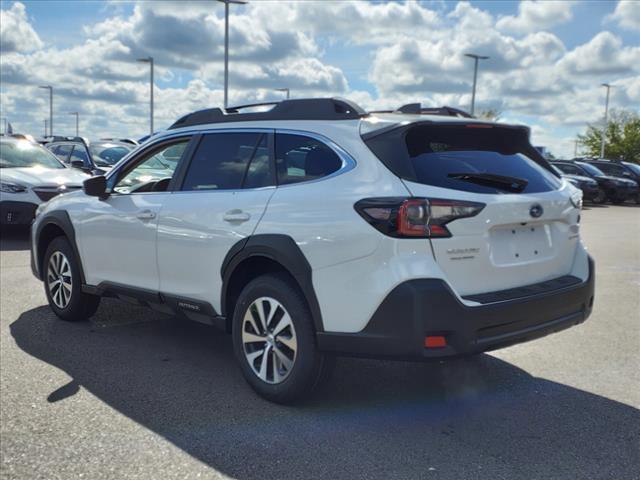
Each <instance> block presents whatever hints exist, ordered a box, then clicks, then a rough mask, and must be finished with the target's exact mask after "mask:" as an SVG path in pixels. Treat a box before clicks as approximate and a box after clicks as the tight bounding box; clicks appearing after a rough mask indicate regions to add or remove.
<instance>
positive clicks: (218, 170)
mask: <svg viewBox="0 0 640 480" xmlns="http://www.w3.org/2000/svg"><path fill="white" fill-rule="evenodd" d="M270 181H271V177H270V169H269V150H268V144H267V134H264V133H254V132H237V133H235V132H232V133H211V134H207V135H204V136H203V137H202V140H201V141H200V144H199V145H198V148H197V149H196V151H195V153H194V154H193V159H192V160H191V163H190V165H189V169H188V170H187V173H186V175H185V179H184V183H183V185H182V190H192V191H193V190H238V189H240V188H243V184H244V187H245V188H257V187H262V186H266V185H268V184H269V183H270Z"/></svg>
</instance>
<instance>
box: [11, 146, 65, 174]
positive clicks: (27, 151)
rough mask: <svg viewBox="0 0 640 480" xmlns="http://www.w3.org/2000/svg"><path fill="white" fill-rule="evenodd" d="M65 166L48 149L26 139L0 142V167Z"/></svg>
mask: <svg viewBox="0 0 640 480" xmlns="http://www.w3.org/2000/svg"><path fill="white" fill-rule="evenodd" d="M28 167H46V168H65V166H64V165H63V164H62V163H60V161H59V160H58V159H57V158H56V157H55V155H53V153H51V152H50V151H49V150H46V149H44V148H42V147H41V146H40V145H36V144H35V143H31V142H29V141H27V140H18V141H15V142H14V141H4V142H0V168H28Z"/></svg>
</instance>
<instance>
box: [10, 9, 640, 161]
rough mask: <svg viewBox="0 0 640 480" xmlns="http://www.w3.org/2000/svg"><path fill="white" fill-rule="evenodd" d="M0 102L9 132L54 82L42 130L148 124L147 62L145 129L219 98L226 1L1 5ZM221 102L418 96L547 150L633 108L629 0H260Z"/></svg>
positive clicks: (104, 132)
mask: <svg viewBox="0 0 640 480" xmlns="http://www.w3.org/2000/svg"><path fill="white" fill-rule="evenodd" d="M0 3H1V10H2V17H1V19H0V28H1V52H0V107H1V115H2V117H5V118H8V119H9V121H10V122H11V123H12V125H13V126H14V130H15V131H24V132H31V133H34V134H40V135H41V134H42V132H43V129H44V119H45V118H48V94H47V92H46V91H45V90H41V89H38V85H43V84H50V85H53V86H54V89H55V90H54V114H55V117H54V130H55V132H54V133H56V134H73V133H74V128H75V127H74V125H75V123H74V122H75V120H74V118H73V117H72V116H71V115H68V112H71V111H79V112H80V122H81V125H80V127H81V134H82V135H84V136H88V137H94V138H95V137H102V136H116V135H117V136H131V137H137V136H141V135H143V134H145V133H147V132H148V128H149V127H148V101H149V100H148V99H149V89H148V67H147V66H145V65H144V64H140V63H136V62H135V59H136V58H138V57H146V56H153V57H154V59H155V62H156V67H157V68H156V90H155V95H156V127H157V128H164V127H166V126H168V125H169V124H170V123H171V122H172V121H173V120H175V119H176V118H177V117H179V116H181V115H183V114H184V113H187V112H189V111H192V110H198V109H202V108H206V107H210V106H219V105H220V104H221V103H222V78H223V63H222V58H223V45H224V19H223V15H224V6H223V5H222V4H220V3H218V2H215V1H212V0H208V1H199V2H186V1H185V2H170V1H138V2H114V1H106V2H105V1H93V2H79V1H51V0H49V1H22V2H11V1H4V0H2V1H1V2H0ZM231 11H232V15H231V19H230V23H231V27H230V43H231V54H230V55H231V64H230V65H231V67H230V69H231V72H230V103H231V104H237V103H246V102H252V101H260V100H275V99H278V98H281V97H282V94H281V93H278V92H276V91H275V89H276V88H280V87H289V88H290V89H291V92H292V96H293V97H303V96H336V95H337V96H343V97H348V98H351V99H353V100H355V101H357V102H358V103H360V104H361V105H362V106H364V107H365V108H390V107H397V106H399V105H401V104H403V103H408V102H414V101H420V102H422V103H423V104H426V105H443V104H444V105H450V106H456V107H461V108H465V109H468V108H469V103H470V99H471V83H472V78H473V63H472V61H471V60H470V59H468V58H466V57H465V56H464V53H466V52H473V53H477V54H481V55H488V56H490V57H491V58H490V59H489V60H487V61H484V62H482V63H481V68H480V74H479V78H478V93H477V98H476V110H484V109H489V108H494V109H498V110H500V111H501V112H502V120H503V121H508V122H518V123H526V124H529V125H531V126H532V128H533V141H534V143H535V144H537V145H546V146H548V147H549V148H550V149H551V151H552V152H553V153H555V154H556V155H559V156H565V155H573V149H574V139H575V135H576V133H577V132H581V131H582V130H583V129H584V126H585V124H586V123H588V122H597V121H598V120H599V119H601V118H602V114H603V105H604V89H603V88H602V87H600V86H599V85H600V84H601V83H603V82H609V83H611V84H613V85H614V86H615V88H613V89H612V96H611V106H612V107H613V108H627V109H633V110H636V111H638V109H639V108H640V2H639V1H637V0H621V1H596V0H583V1H522V2H517V1H514V2H510V1H477V2H476V1H473V2H465V1H461V2H455V1H435V0H434V1H418V2H351V1H308V0H305V1H298V2H290V1H275V0H272V1H266V0H252V1H250V3H249V4H248V5H246V6H236V5H234V6H232V7H231Z"/></svg>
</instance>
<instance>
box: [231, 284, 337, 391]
mask: <svg viewBox="0 0 640 480" xmlns="http://www.w3.org/2000/svg"><path fill="white" fill-rule="evenodd" d="M232 335H233V346H234V351H235V354H236V358H237V360H238V362H239V363H240V368H241V370H242V373H243V375H244V377H245V379H246V380H247V382H249V384H250V385H251V387H252V388H253V389H254V390H255V391H256V392H257V393H258V394H259V395H261V396H262V397H264V398H266V399H267V400H270V401H272V402H276V403H291V402H294V401H296V400H300V399H301V398H302V397H304V396H306V395H308V394H310V393H311V392H312V391H313V390H314V389H315V388H316V387H317V386H318V385H319V384H320V383H321V381H322V380H324V379H325V378H327V376H328V373H329V371H330V370H331V366H332V358H331V357H328V356H326V355H323V354H322V353H320V352H319V351H318V350H317V347H316V344H315V333H314V328H313V322H312V318H311V313H310V311H309V307H308V305H307V302H306V300H305V298H304V297H303V295H302V293H301V292H300V290H299V288H298V286H297V285H296V284H295V283H294V282H293V281H292V280H291V279H290V278H289V277H288V276H286V275H278V274H275V275H264V276H261V277H258V278H256V279H255V280H253V281H251V282H250V283H249V284H248V285H247V286H246V287H245V288H244V290H243V291H242V293H241V294H240V297H239V299H238V303H237V305H236V307H235V310H234V314H233V326H232Z"/></svg>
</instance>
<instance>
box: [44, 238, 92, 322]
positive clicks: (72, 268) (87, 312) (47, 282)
mask: <svg viewBox="0 0 640 480" xmlns="http://www.w3.org/2000/svg"><path fill="white" fill-rule="evenodd" d="M42 265H43V270H44V272H43V276H44V290H45V293H46V295H47V300H48V301H49V306H50V307H51V309H52V310H53V313H55V314H56V315H57V316H58V317H60V318H61V319H62V320H67V321H70V322H76V321H79V320H86V319H88V318H89V317H91V316H92V315H93V314H94V313H95V312H96V310H97V309H98V306H99V304H100V297H96V296H94V295H88V294H86V293H83V292H82V282H81V280H80V266H79V264H78V259H77V258H76V256H75V254H74V252H73V249H72V248H71V245H70V244H69V241H68V240H67V239H66V238H65V237H57V238H54V239H53V240H52V241H51V243H50V244H49V247H48V248H47V251H46V253H45V255H44V262H43V264H42Z"/></svg>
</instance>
